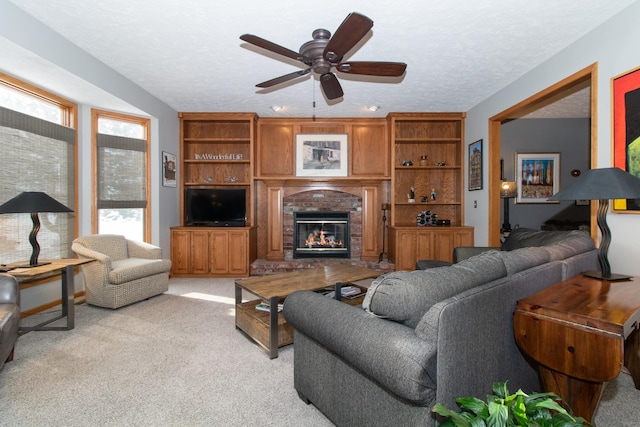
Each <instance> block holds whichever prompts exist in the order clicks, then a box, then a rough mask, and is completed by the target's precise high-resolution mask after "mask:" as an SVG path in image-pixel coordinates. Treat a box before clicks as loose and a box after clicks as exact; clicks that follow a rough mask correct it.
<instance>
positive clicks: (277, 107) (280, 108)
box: [270, 105, 282, 112]
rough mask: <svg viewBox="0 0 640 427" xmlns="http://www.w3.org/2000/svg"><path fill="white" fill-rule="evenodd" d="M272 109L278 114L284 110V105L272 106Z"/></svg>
mask: <svg viewBox="0 0 640 427" xmlns="http://www.w3.org/2000/svg"><path fill="white" fill-rule="evenodd" d="M270 108H271V109H272V110H273V111H275V112H278V111H280V110H282V105H272V106H271V107H270Z"/></svg>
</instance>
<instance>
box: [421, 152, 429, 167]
mask: <svg viewBox="0 0 640 427" xmlns="http://www.w3.org/2000/svg"><path fill="white" fill-rule="evenodd" d="M427 160H428V159H427V155H426V154H423V155H422V156H420V166H427Z"/></svg>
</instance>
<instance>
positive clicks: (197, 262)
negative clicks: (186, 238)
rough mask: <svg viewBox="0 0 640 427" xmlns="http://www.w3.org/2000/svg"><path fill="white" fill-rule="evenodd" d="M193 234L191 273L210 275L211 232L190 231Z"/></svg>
mask: <svg viewBox="0 0 640 427" xmlns="http://www.w3.org/2000/svg"><path fill="white" fill-rule="evenodd" d="M188 233H189V234H191V265H190V267H191V268H190V270H189V273H193V274H207V273H209V232H208V231H206V230H193V231H188Z"/></svg>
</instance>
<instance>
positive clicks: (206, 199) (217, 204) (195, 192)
mask: <svg viewBox="0 0 640 427" xmlns="http://www.w3.org/2000/svg"><path fill="white" fill-rule="evenodd" d="M185 210H186V212H185V213H186V220H185V222H186V225H202V226H213V227H215V226H219V227H244V226H245V223H246V219H247V199H246V190H245V189H244V188H189V189H187V194H186V201H185Z"/></svg>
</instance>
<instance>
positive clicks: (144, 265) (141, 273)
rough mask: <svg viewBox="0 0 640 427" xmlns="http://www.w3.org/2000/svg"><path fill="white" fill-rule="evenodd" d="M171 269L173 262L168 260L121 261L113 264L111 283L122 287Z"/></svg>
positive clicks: (129, 259) (130, 259)
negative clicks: (124, 284) (123, 284)
mask: <svg viewBox="0 0 640 427" xmlns="http://www.w3.org/2000/svg"><path fill="white" fill-rule="evenodd" d="M170 269H171V261H170V260H168V259H142V258H127V259H121V260H120V261H114V262H112V263H111V271H110V272H109V282H111V283H113V284H114V285H120V284H122V283H126V282H130V281H132V280H135V279H140V278H142V277H147V276H153V275H154V274H159V273H164V272H167V271H169V270H170Z"/></svg>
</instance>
